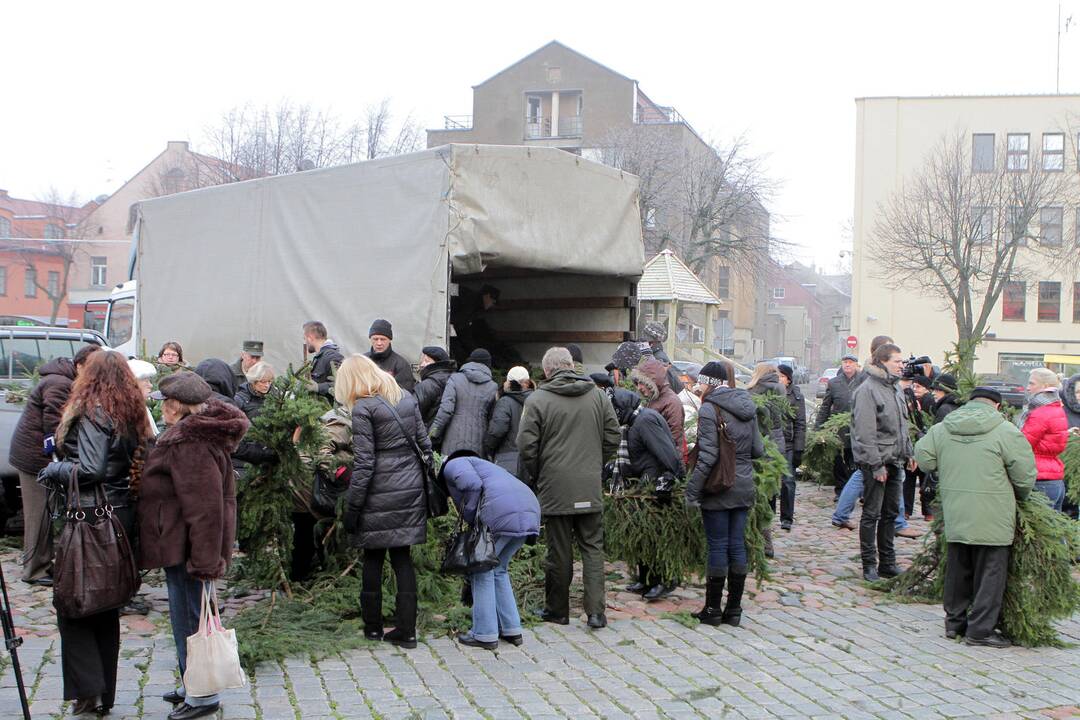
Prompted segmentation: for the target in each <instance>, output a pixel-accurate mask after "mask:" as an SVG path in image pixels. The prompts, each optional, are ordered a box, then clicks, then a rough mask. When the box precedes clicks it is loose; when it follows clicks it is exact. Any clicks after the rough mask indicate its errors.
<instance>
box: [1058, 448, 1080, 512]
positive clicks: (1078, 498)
mask: <svg viewBox="0 0 1080 720" xmlns="http://www.w3.org/2000/svg"><path fill="white" fill-rule="evenodd" d="M1060 457H1061V462H1063V463H1065V495H1066V496H1067V497H1068V498H1069V499H1070V500H1072V501H1073V502H1074V503H1080V435H1072V436H1070V437H1069V444H1068V445H1066V446H1065V452H1063V453H1061V456H1060Z"/></svg>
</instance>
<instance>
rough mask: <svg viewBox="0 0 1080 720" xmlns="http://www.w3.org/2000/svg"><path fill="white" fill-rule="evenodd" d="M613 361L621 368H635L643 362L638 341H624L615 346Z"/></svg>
mask: <svg viewBox="0 0 1080 720" xmlns="http://www.w3.org/2000/svg"><path fill="white" fill-rule="evenodd" d="M611 362H612V363H613V364H614V365H615V367H617V368H620V369H623V370H625V369H627V368H635V367H637V364H638V363H639V362H641V349H640V348H638V344H637V343H636V342H624V343H622V344H620V345H619V347H617V348H615V354H614V355H612V356H611Z"/></svg>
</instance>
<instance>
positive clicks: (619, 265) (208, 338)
mask: <svg viewBox="0 0 1080 720" xmlns="http://www.w3.org/2000/svg"><path fill="white" fill-rule="evenodd" d="M133 244H134V250H135V259H134V273H133V282H131V283H126V284H124V285H122V286H118V287H117V289H116V290H115V291H114V292H113V295H112V297H111V298H110V299H109V308H108V311H107V315H106V327H105V335H106V337H107V338H108V339H109V341H110V344H112V345H113V346H114V347H117V348H118V349H122V350H124V351H125V352H127V353H128V354H129V355H136V354H153V353H155V352H156V351H157V349H158V348H159V347H160V346H161V344H162V343H163V342H165V341H168V340H176V341H178V342H180V343H181V345H182V346H183V348H184V354H185V357H186V358H191V359H193V360H198V359H201V358H206V357H220V358H223V359H225V360H227V361H231V359H233V358H235V357H236V355H237V354H238V352H239V350H240V346H241V343H242V342H243V341H244V340H249V339H254V340H262V341H263V342H264V344H265V349H266V358H267V360H269V361H270V362H271V363H272V364H273V365H275V367H277V368H278V369H279V371H280V370H282V369H284V367H285V365H287V364H289V363H292V364H294V365H299V364H300V363H301V362H302V361H303V359H304V355H303V349H302V341H301V325H302V324H303V323H304V322H305V321H307V320H321V321H322V322H324V323H325V324H326V326H327V327H328V329H329V331H330V335H331V337H332V338H333V339H334V340H336V341H337V342H338V343H339V344H340V345H341V346H342V347H343V349H344V351H345V352H346V353H348V352H364V351H366V350H367V349H368V348H369V343H368V340H367V332H368V328H369V327H370V325H371V322H372V320H374V319H376V318H385V319H387V320H390V321H391V322H392V323H393V326H394V338H393V340H394V347H395V349H396V350H397V351H398V352H400V353H401V354H403V355H404V356H405V357H406V358H408V359H409V360H410V361H411V362H415V361H416V360H418V358H419V353H420V348H421V347H423V346H425V345H440V346H442V347H447V346H448V345H449V344H450V340H451V335H452V330H451V327H450V305H451V298H452V297H453V296H454V295H456V294H458V293H459V292H461V293H466V292H471V293H475V294H478V292H479V290H480V288H481V287H483V286H484V285H486V284H489V285H494V286H495V287H497V288H498V289H499V291H500V292H501V297H500V298H499V301H498V303H497V304H496V305H495V307H494V308H491V309H490V311H488V312H486V313H485V321H486V322H487V324H488V325H489V326H490V327H491V329H492V330H493V331H494V332H495V333H496V334H497V335H498V337H499V340H500V341H502V342H506V343H509V344H512V345H513V347H514V349H515V350H516V351H517V352H518V353H519V354H520V355H521V357H522V358H524V359H525V360H527V361H530V362H532V363H534V364H535V363H537V362H538V361H539V359H540V356H541V355H542V354H543V352H544V350H545V349H546V348H547V347H549V346H551V345H553V344H566V343H576V344H578V345H580V346H581V347H582V349H583V352H584V356H585V362H586V364H587V365H590V366H593V367H602V366H603V365H604V364H605V363H607V362H608V361H609V360H610V358H611V353H612V351H613V350H614V348H615V346H616V345H617V344H618V343H620V342H623V341H624V340H628V339H631V337H632V336H633V334H634V330H635V327H636V322H637V302H636V297H635V294H636V282H637V280H638V278H639V276H640V275H641V272H642V267H643V265H644V249H643V245H642V238H641V225H640V214H639V211H638V181H637V178H636V177H634V176H632V175H628V174H625V173H622V172H620V171H618V170H616V169H613V168H610V167H608V166H605V165H602V164H599V163H595V162H591V161H589V160H585V159H582V158H580V157H578V156H575V155H572V154H570V153H567V152H564V151H561V150H556V149H551V148H526V147H504V146H484V145H448V146H444V147H440V148H434V149H431V150H426V151H422V152H418V153H412V154H409V155H403V156H398V157H392V158H386V159H382V160H374V161H369V162H364V163H359V164H355V165H345V166H340V167H333V168H326V169H320V170H311V171H307V172H301V173H295V174H291V175H281V176H276V177H270V178H262V179H258V180H251V181H247V182H242V183H234V184H230V185H221V186H216V187H211V188H204V189H200V190H194V191H191V192H186V193H181V194H177V195H171V196H166V197H161V198H155V199H152V200H147V201H144V202H142V203H140V204H139V205H138V206H137V209H136V226H135V234H134V238H133ZM136 282H137V284H138V292H137V293H136V291H135V283H136Z"/></svg>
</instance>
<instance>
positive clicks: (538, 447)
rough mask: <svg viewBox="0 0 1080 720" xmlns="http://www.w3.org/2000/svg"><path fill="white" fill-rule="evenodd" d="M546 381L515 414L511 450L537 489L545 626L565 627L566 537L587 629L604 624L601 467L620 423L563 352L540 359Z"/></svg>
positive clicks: (567, 595)
mask: <svg viewBox="0 0 1080 720" xmlns="http://www.w3.org/2000/svg"><path fill="white" fill-rule="evenodd" d="M543 365H544V375H545V376H546V377H547V379H548V380H547V382H546V383H544V384H543V385H541V386H540V388H539V389H538V390H537V391H536V392H534V393H533V394H532V395H530V396H529V399H528V400H526V401H525V408H524V409H523V410H522V412H521V424H520V425H519V427H518V437H517V444H518V450H519V451H520V452H521V462H522V463H523V464H524V466H525V468H526V469H527V470H528V473H529V477H531V478H534V479H535V482H536V494H537V496H538V497H539V499H540V511H541V515H542V516H543V520H544V535H545V538H546V540H547V549H548V556H547V568H546V572H545V574H544V586H545V591H546V607H545V608H544V609H543V612H541V614H540V617H541V619H542V620H544V621H545V622H552V623H556V624H560V625H566V624H567V623H568V622H569V621H570V620H569V615H570V579H571V577H572V576H573V574H574V549H573V538H575V537H576V539H577V546H578V550H579V551H580V552H581V565H582V581H583V583H584V585H585V613H586V615H588V624H589V627H591V628H602V627H604V626H606V625H607V616H606V615H605V613H604V607H605V602H604V529H603V522H602V520H603V511H604V500H603V488H602V486H601V476H602V474H603V469H604V462H605V461H607V460H608V458H610V457H612V456H613V455H614V454H615V452H616V450H618V448H619V438H620V431H619V419H618V418H617V417H616V416H615V409H614V408H613V407H612V406H611V401H609V400H608V398H607V395H605V394H604V393H603V392H601V391H600V389H599V388H597V387H596V385H595V384H594V383H593V381H592V380H591V379H590V378H587V377H582V376H579V375H577V374H576V373H575V371H574V360H573V358H571V357H570V352H569V351H568V350H566V349H565V348H561V347H557V348H551V349H550V350H548V351H547V352H546V353H545V354H544V360H543Z"/></svg>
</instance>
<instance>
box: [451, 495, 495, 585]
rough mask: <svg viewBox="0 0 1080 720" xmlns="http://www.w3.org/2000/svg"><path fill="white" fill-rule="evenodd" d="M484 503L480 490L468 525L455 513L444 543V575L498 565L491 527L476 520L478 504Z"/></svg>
mask: <svg viewBox="0 0 1080 720" xmlns="http://www.w3.org/2000/svg"><path fill="white" fill-rule="evenodd" d="M483 506H484V493H483V491H481V492H480V504H479V505H478V506H477V508H476V518H475V521H474V522H473V524H472V527H469V526H467V525H466V524H465V520H464V519H462V518H461V516H458V529H457V532H456V533H454V535H453V537H451V538H450V539H449V540H448V541H447V543H446V555H445V556H444V557H443V563H442V571H443V572H444V573H446V574H448V575H475V574H476V573H482V572H487V571H488V570H491V569H492V568H496V567H498V566H499V555H498V554H497V553H496V552H495V538H494V537H493V536H492V534H491V530H490V529H489V528H488V526H487V525H485V524H484V523H483V522H482V521H481V520H480V508H482V507H483Z"/></svg>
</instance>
